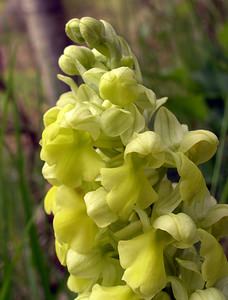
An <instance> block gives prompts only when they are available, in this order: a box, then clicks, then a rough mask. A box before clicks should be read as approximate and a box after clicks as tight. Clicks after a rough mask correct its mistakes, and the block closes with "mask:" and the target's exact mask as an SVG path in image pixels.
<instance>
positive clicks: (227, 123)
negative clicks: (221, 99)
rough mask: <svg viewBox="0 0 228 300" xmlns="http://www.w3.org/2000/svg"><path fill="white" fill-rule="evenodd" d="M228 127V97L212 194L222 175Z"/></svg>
mask: <svg viewBox="0 0 228 300" xmlns="http://www.w3.org/2000/svg"><path fill="white" fill-rule="evenodd" d="M227 129H228V97H226V98H225V111H224V115H223V120H222V124H221V131H220V136H219V141H220V145H219V148H218V152H217V155H216V161H215V167H214V172H213V176H212V182H211V194H212V195H215V193H216V190H217V186H218V182H219V176H220V171H221V166H222V159H223V152H224V147H225V140H226V134H227ZM223 198H224V194H223ZM223 201H225V199H223Z"/></svg>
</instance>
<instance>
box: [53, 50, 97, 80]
mask: <svg viewBox="0 0 228 300" xmlns="http://www.w3.org/2000/svg"><path fill="white" fill-rule="evenodd" d="M78 62H79V63H80V64H81V65H82V66H83V67H84V68H85V69H90V68H92V67H93V65H94V63H95V57H94V54H93V52H92V51H91V50H90V49H88V48H86V47H83V46H73V45H72V46H68V47H66V48H65V50H64V54H63V55H61V56H60V58H59V66H60V68H61V69H62V71H63V72H64V73H66V74H68V75H79V74H80V70H78V67H77V65H78Z"/></svg>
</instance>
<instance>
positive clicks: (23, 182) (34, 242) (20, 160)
mask: <svg viewBox="0 0 228 300" xmlns="http://www.w3.org/2000/svg"><path fill="white" fill-rule="evenodd" d="M12 106H13V112H14V124H15V132H16V144H17V171H18V180H19V187H20V193H21V197H22V202H23V206H24V213H25V220H26V223H28V222H30V221H31V220H32V217H33V211H32V196H31V192H30V190H29V186H28V183H27V179H26V175H25V163H24V155H23V149H22V145H21V139H20V132H21V130H20V126H21V125H20V119H19V111H18V107H17V103H16V101H15V97H14V96H13V95H12ZM28 234H29V241H30V247H31V251H32V258H33V262H34V265H35V267H36V270H37V272H38V274H39V277H40V281H41V286H42V287H43V291H44V294H45V299H47V300H48V299H52V295H51V292H50V284H49V272H48V269H47V267H46V264H45V261H44V258H43V254H42V250H41V247H40V244H39V239H38V234H37V229H36V226H35V224H34V222H33V221H31V226H30V228H29V232H28Z"/></svg>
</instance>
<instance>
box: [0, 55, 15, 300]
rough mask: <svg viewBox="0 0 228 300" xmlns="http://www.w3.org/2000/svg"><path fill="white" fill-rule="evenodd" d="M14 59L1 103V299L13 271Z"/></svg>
mask: <svg viewBox="0 0 228 300" xmlns="http://www.w3.org/2000/svg"><path fill="white" fill-rule="evenodd" d="M14 63H15V61H14V59H12V60H11V61H10V64H9V70H8V77H7V80H6V87H7V88H6V91H5V94H4V96H3V97H2V103H1V108H2V111H1V125H0V211H1V227H0V228H1V231H0V233H1V250H0V253H1V256H2V264H3V266H2V269H3V270H2V272H1V273H0V274H1V277H2V279H0V280H1V282H2V288H1V290H0V299H1V300H3V299H10V283H11V277H12V276H11V273H12V264H11V263H10V256H9V249H8V242H9V227H8V226H9V218H8V217H9V199H8V190H7V184H6V182H5V174H4V157H3V154H4V152H3V151H4V138H5V131H6V126H7V119H8V112H9V99H10V97H11V94H12V89H13V84H12V83H13V82H12V81H13V68H14Z"/></svg>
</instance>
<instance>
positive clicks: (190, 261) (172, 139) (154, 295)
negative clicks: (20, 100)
mask: <svg viewBox="0 0 228 300" xmlns="http://www.w3.org/2000/svg"><path fill="white" fill-rule="evenodd" d="M66 33H67V35H68V36H69V38H70V39H71V40H72V41H74V42H75V43H78V44H84V46H78V45H72V46H69V47H67V48H66V49H65V50H64V53H63V55H61V57H60V59H59V65H60V68H61V69H62V71H63V72H64V73H65V74H66V75H70V76H71V75H79V76H81V78H82V81H83V83H82V84H81V85H80V86H78V85H77V84H76V83H75V81H74V80H73V78H71V77H68V76H63V75H59V79H60V80H62V81H64V82H65V83H66V84H67V85H69V87H70V91H69V92H67V93H64V94H62V95H61V97H60V98H59V100H58V101H57V103H56V106H55V107H53V108H51V109H49V110H48V111H47V112H46V113H45V115H44V126H45V128H44V131H43V134H42V141H41V145H42V150H41V159H42V160H43V161H45V164H44V167H43V175H44V177H45V178H46V179H47V180H48V182H49V183H51V184H52V186H53V187H52V188H51V189H50V190H49V191H48V193H47V195H46V198H45V210H46V212H47V213H48V214H50V213H52V214H53V215H54V220H53V226H54V232H55V246H56V253H57V256H58V258H59V261H60V263H61V264H62V265H64V266H66V267H67V269H68V271H69V273H70V276H69V279H68V287H69V289H70V290H72V291H74V292H75V293H76V294H78V298H77V299H80V300H82V299H83V300H108V299H111V300H140V299H145V300H149V299H155V300H171V299H176V300H188V299H189V300H212V299H213V300H225V299H227V297H228V291H227V286H228V263H227V260H226V257H225V255H224V252H223V249H222V247H221V245H220V244H219V239H221V238H222V237H224V236H225V235H226V234H227V233H228V206H227V205H223V204H217V203H216V201H215V199H214V198H213V197H212V196H211V195H210V193H209V191H208V188H207V186H206V183H205V180H204V178H203V175H202V173H201V171H200V169H199V165H200V164H202V163H204V162H206V161H208V160H209V159H210V158H211V157H212V156H213V155H214V154H215V152H216V149H217V145H218V140H217V138H216V136H215V135H214V134H213V133H211V132H209V131H207V130H193V131H191V130H189V129H188V127H187V125H184V124H180V123H179V121H178V120H177V119H176V117H175V116H174V115H173V114H172V113H171V112H170V111H169V110H168V109H166V108H165V107H163V104H164V103H165V102H166V100H167V99H166V98H161V99H156V96H155V94H154V93H153V91H152V90H150V89H148V88H146V87H145V86H144V85H143V84H142V78H141V73H140V69H139V66H138V62H137V60H136V58H135V56H134V54H133V53H132V51H131V50H130V48H129V46H128V44H127V43H126V41H125V40H124V39H123V38H121V37H120V36H118V35H117V34H116V33H115V31H114V29H113V28H112V26H111V25H110V24H108V23H107V22H105V21H99V20H96V19H93V18H89V17H86V18H82V19H80V20H79V19H73V20H71V21H69V22H68V23H67V25H66ZM85 45H86V46H87V47H85ZM183 101H184V99H183ZM149 126H150V128H153V129H152V130H150V129H149ZM169 170H174V171H176V173H177V174H178V179H177V182H174V180H171V179H170V176H169V175H168V174H169V173H170V172H169Z"/></svg>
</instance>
